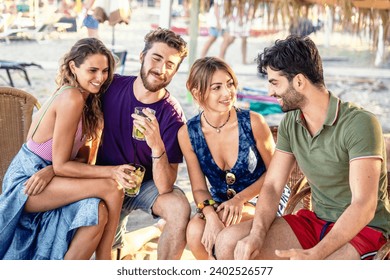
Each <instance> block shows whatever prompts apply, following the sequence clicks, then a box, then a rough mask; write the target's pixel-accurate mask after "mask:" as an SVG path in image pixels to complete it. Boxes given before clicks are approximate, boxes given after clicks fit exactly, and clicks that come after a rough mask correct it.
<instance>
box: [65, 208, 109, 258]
mask: <svg viewBox="0 0 390 280" xmlns="http://www.w3.org/2000/svg"><path fill="white" fill-rule="evenodd" d="M107 220H108V211H107V206H106V205H105V203H104V202H103V201H101V202H100V203H99V223H98V224H97V225H96V226H89V227H81V228H79V229H78V230H77V232H76V234H75V236H74V237H73V239H72V242H71V243H70V246H69V249H68V251H67V252H66V254H65V257H64V259H65V260H89V259H90V258H91V256H92V254H93V252H95V250H96V248H97V247H98V245H99V243H100V240H101V238H102V235H103V231H104V228H105V226H106V224H107Z"/></svg>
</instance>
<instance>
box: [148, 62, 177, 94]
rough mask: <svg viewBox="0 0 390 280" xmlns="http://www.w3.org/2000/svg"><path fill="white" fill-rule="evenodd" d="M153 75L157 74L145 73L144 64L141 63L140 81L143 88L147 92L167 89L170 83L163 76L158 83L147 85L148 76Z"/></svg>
mask: <svg viewBox="0 0 390 280" xmlns="http://www.w3.org/2000/svg"><path fill="white" fill-rule="evenodd" d="M153 73H154V74H157V75H158V73H155V72H151V71H149V72H148V73H146V71H145V69H144V62H143V61H142V63H141V80H142V83H143V84H144V87H145V88H146V89H147V90H148V91H151V92H156V91H159V90H160V89H162V88H165V87H167V86H168V85H169V83H170V82H171V81H170V80H169V81H168V80H167V78H166V76H165V75H162V78H163V79H162V80H161V82H160V83H149V81H148V75H153ZM160 77H161V76H160Z"/></svg>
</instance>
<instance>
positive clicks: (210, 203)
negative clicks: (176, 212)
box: [196, 199, 218, 219]
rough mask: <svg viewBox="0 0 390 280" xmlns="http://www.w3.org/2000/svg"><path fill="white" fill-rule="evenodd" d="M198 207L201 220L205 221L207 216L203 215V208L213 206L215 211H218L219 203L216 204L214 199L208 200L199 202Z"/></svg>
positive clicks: (197, 211) (197, 210)
mask: <svg viewBox="0 0 390 280" xmlns="http://www.w3.org/2000/svg"><path fill="white" fill-rule="evenodd" d="M197 206H198V207H197V208H196V213H198V214H199V216H200V218H201V219H205V216H204V214H203V208H205V207H206V206H213V208H214V210H217V208H218V203H216V202H215V201H214V199H206V200H205V201H203V202H199V203H198V205H197Z"/></svg>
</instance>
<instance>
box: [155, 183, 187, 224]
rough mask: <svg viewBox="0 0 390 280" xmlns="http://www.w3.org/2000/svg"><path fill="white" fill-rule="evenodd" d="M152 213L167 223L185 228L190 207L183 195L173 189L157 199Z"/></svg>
mask: <svg viewBox="0 0 390 280" xmlns="http://www.w3.org/2000/svg"><path fill="white" fill-rule="evenodd" d="M153 212H154V213H155V214H156V215H158V216H160V217H162V218H163V219H164V220H165V221H166V222H167V223H175V224H178V225H180V224H183V225H185V226H187V223H188V221H189V219H190V215H191V207H190V204H189V202H188V199H187V198H186V196H185V195H184V193H183V192H181V191H180V190H177V189H174V190H173V191H172V192H170V193H167V194H164V195H162V196H161V197H159V198H157V200H156V202H155V205H153Z"/></svg>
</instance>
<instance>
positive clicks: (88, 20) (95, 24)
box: [83, 15, 99, 29]
mask: <svg viewBox="0 0 390 280" xmlns="http://www.w3.org/2000/svg"><path fill="white" fill-rule="evenodd" d="M83 26H85V27H87V28H90V29H98V28H99V21H98V20H97V19H95V18H94V17H93V16H92V15H87V16H86V17H85V18H84V20H83Z"/></svg>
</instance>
